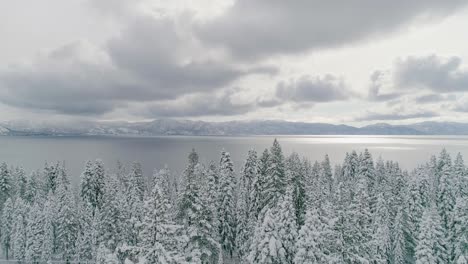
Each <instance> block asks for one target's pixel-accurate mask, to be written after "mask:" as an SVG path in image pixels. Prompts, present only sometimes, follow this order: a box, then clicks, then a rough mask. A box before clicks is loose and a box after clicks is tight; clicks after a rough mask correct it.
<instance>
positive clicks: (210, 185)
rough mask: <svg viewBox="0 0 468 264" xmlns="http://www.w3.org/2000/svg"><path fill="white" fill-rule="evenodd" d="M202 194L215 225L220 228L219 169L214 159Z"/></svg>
mask: <svg viewBox="0 0 468 264" xmlns="http://www.w3.org/2000/svg"><path fill="white" fill-rule="evenodd" d="M202 194H203V195H204V199H205V201H206V202H207V205H208V207H209V210H210V211H211V212H212V214H213V223H212V224H213V227H214V228H215V230H218V229H217V228H218V223H219V218H218V202H219V198H218V196H219V171H218V168H217V167H216V164H215V163H214V162H213V161H211V162H210V164H209V166H208V170H207V171H206V182H205V183H204V184H203V188H202Z"/></svg>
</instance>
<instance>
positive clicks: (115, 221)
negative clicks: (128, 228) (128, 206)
mask: <svg viewBox="0 0 468 264" xmlns="http://www.w3.org/2000/svg"><path fill="white" fill-rule="evenodd" d="M119 193H121V190H120V188H119V183H118V180H117V179H116V178H114V177H113V176H109V177H107V181H106V185H105V189H104V196H103V199H102V200H103V204H102V210H101V211H100V219H99V231H98V234H99V235H98V236H99V240H98V244H99V245H100V246H103V247H105V248H107V249H108V250H110V252H114V250H115V248H116V247H117V246H119V245H120V242H121V235H122V226H121V224H122V208H121V206H120V205H121V204H120V202H119V201H118V198H117V197H116V194H119Z"/></svg>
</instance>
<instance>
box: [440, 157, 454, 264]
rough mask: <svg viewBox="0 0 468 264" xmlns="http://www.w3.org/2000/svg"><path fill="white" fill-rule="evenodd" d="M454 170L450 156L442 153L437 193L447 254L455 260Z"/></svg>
mask: <svg viewBox="0 0 468 264" xmlns="http://www.w3.org/2000/svg"><path fill="white" fill-rule="evenodd" d="M453 176H454V175H453V170H452V166H451V161H450V156H448V154H447V153H446V152H445V150H443V151H442V153H441V158H440V161H439V186H438V192H437V207H438V209H439V215H440V217H441V221H442V228H443V232H444V236H445V240H446V242H447V245H446V246H447V248H446V250H447V253H448V254H449V255H450V256H449V258H453V257H454V256H453V255H452V253H453V249H452V248H451V246H452V244H453V241H452V239H453V238H454V236H453V235H454V234H453V233H454V230H453V213H454V209H455V201H456V196H455V194H456V189H455V186H454V179H453Z"/></svg>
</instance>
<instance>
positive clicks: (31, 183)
mask: <svg viewBox="0 0 468 264" xmlns="http://www.w3.org/2000/svg"><path fill="white" fill-rule="evenodd" d="M38 175H39V174H38V173H37V172H32V173H31V174H29V176H28V177H27V179H26V189H25V193H24V197H23V199H24V200H25V201H27V202H29V203H32V202H34V200H35V199H37V198H38V196H44V198H45V196H46V195H47V192H45V188H44V186H42V184H41V182H40V181H39V176H38Z"/></svg>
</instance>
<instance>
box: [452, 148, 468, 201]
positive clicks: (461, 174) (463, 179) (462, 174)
mask: <svg viewBox="0 0 468 264" xmlns="http://www.w3.org/2000/svg"><path fill="white" fill-rule="evenodd" d="M453 172H454V174H455V175H454V181H455V186H456V194H457V195H458V196H460V195H466V196H468V193H466V192H468V189H467V187H468V186H466V184H467V183H468V181H467V178H468V175H467V171H466V167H465V162H464V161H463V156H462V155H461V153H458V154H457V157H456V158H455V162H454V164H453Z"/></svg>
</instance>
